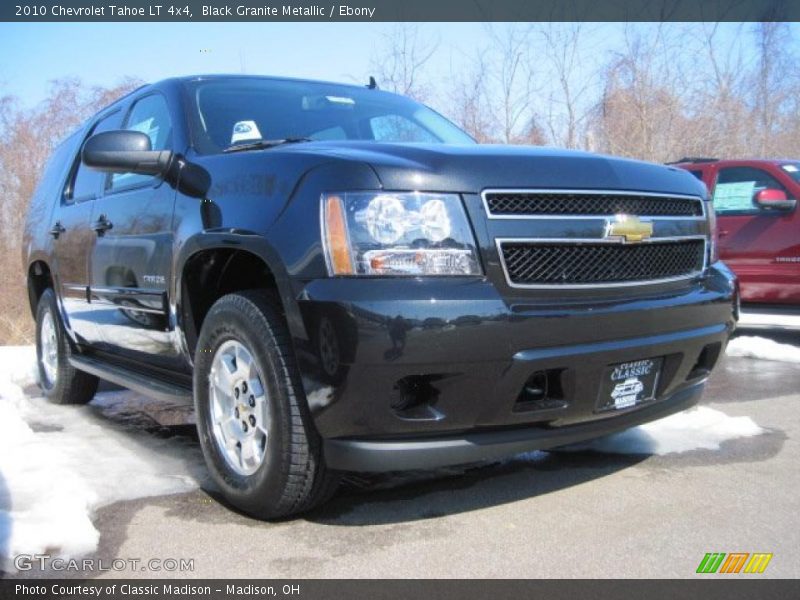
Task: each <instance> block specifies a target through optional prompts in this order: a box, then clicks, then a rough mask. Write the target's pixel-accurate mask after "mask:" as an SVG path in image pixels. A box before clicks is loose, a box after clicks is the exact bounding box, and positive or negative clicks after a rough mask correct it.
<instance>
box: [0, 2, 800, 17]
mask: <svg viewBox="0 0 800 600" xmlns="http://www.w3.org/2000/svg"><path fill="white" fill-rule="evenodd" d="M112 6H113V7H116V8H113V9H112ZM204 7H207V8H206V9H205V10H204ZM170 8H172V9H173V10H172V11H170V10H169V9H170ZM208 8H213V9H215V10H213V11H212V10H209V9H208ZM175 9H177V10H175ZM247 9H260V10H261V11H262V13H263V14H260V15H259V14H253V13H251V12H250V11H248V10H247ZM0 21H11V22H23V21H24V22H54V21H55V22H78V21H80V22H92V21H94V22H112V21H125V22H187V21H199V22H204V21H205V22H226V21H227V22H273V21H274V22H285V21H295V22H297V21H307V22H320V21H329V22H330V21H366V22H396V21H404V22H414V21H420V22H424V21H439V22H497V21H507V22H514V21H525V22H534V21H554V22H567V21H597V22H618V21H629V22H637V21H638V22H655V21H675V22H678V21H706V22H718V21H730V22H757V21H800V2H797V0H318V1H314V0H3V2H0Z"/></svg>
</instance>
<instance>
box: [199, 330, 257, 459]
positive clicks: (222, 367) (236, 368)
mask: <svg viewBox="0 0 800 600" xmlns="http://www.w3.org/2000/svg"><path fill="white" fill-rule="evenodd" d="M209 399H210V402H209V409H210V411H211V414H210V417H211V425H212V432H213V436H214V442H215V443H216V445H217V448H218V449H219V451H220V453H221V454H222V456H223V457H224V459H225V462H227V464H228V466H230V467H231V468H232V469H233V470H234V471H235V472H237V473H238V474H240V475H252V474H253V473H255V472H256V471H257V470H258V468H259V467H260V466H261V463H262V462H264V456H265V454H266V449H267V437H268V435H269V420H270V413H269V397H268V395H267V392H266V390H265V387H264V378H263V376H262V374H261V371H260V370H259V368H258V366H257V365H256V363H255V360H254V359H253V356H252V354H251V353H250V351H249V350H248V349H247V348H246V347H245V346H244V345H243V344H241V343H240V342H237V341H235V340H231V341H227V342H225V343H223V344H222V345H221V346H220V347H219V348H218V349H217V351H216V353H215V354H214V358H213V359H212V362H211V372H210V374H209Z"/></svg>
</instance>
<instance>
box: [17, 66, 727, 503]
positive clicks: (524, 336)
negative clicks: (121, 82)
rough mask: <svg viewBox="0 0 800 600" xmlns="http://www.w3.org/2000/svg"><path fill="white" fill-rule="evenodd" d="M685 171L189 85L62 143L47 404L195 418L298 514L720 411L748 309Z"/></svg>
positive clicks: (395, 107)
mask: <svg viewBox="0 0 800 600" xmlns="http://www.w3.org/2000/svg"><path fill="white" fill-rule="evenodd" d="M712 215H713V212H712V211H711V210H710V208H709V201H708V198H707V191H706V190H705V188H704V186H703V184H702V183H701V182H699V181H697V179H695V178H694V177H693V176H692V175H691V174H689V173H687V172H686V171H684V170H682V169H678V168H672V167H665V166H660V165H654V164H648V163H644V162H638V161H633V160H623V159H617V158H612V157H608V156H598V155H593V154H588V153H583V152H567V151H560V150H554V149H549V148H533V147H510V146H493V145H479V144H476V143H475V142H474V141H473V140H472V139H471V138H470V137H469V136H468V135H467V134H465V133H464V132H462V131H461V130H460V129H459V128H458V127H456V126H455V125H453V124H452V123H450V122H449V121H447V120H446V119H445V118H443V117H442V116H440V115H439V114H437V113H436V112H434V111H433V110H431V109H429V108H427V107H425V106H423V105H421V104H418V103H416V102H414V101H412V100H410V99H407V98H404V97H401V96H397V95H394V94H390V93H386V92H383V91H380V90H379V89H376V88H375V86H374V85H370V86H366V87H359V86H351V85H339V84H330V83H321V82H312V81H300V80H290V79H276V78H263V77H250V76H209V77H187V78H180V79H170V80H166V81H162V82H160V83H156V84H152V85H148V86H145V87H143V88H141V89H139V90H136V91H135V92H133V93H131V94H129V95H128V96H126V97H124V98H122V99H120V100H118V101H117V102H115V103H114V104H112V105H111V106H109V107H107V108H105V109H104V110H102V111H100V112H99V113H98V114H97V115H96V116H95V117H93V118H92V119H90V120H89V121H88V122H87V123H86V124H85V125H84V126H83V127H81V128H80V130H79V131H76V132H75V133H74V134H72V135H71V136H70V137H69V138H68V139H67V140H66V141H64V142H63V143H62V144H61V145H60V146H59V147H58V148H57V149H56V150H55V152H54V154H53V156H52V158H51V160H50V162H49V165H48V166H47V168H46V171H45V173H44V174H43V177H42V181H41V184H40V185H39V187H38V189H37V191H36V193H35V197H34V198H33V199H32V202H31V205H30V210H29V216H28V221H27V225H26V230H25V244H24V247H25V251H24V261H25V268H26V270H27V277H28V289H29V295H30V304H31V309H32V311H33V313H34V316H35V318H36V322H37V330H36V331H37V336H36V338H37V339H36V342H37V356H38V366H39V372H40V379H41V386H42V388H43V390H44V394H45V395H46V396H47V397H48V398H50V399H51V400H52V401H54V402H57V403H62V404H63V403H85V402H88V401H89V400H90V399H91V398H92V396H93V394H94V393H95V390H96V388H97V381H98V378H103V379H106V380H110V381H112V382H115V383H117V384H120V385H123V386H126V387H128V388H131V389H134V390H137V391H139V392H142V393H145V394H149V395H151V396H154V397H156V398H161V399H164V400H167V401H172V402H188V403H194V408H195V411H196V418H197V427H198V432H199V438H200V442H201V445H202V449H203V452H204V455H205V458H206V461H207V464H208V467H209V470H210V472H211V474H212V475H213V477H214V479H215V480H216V483H217V484H218V485H219V486H220V488H221V489H222V490H223V492H224V494H225V496H226V497H227V499H228V500H229V501H230V502H231V503H233V504H234V505H235V506H237V507H239V508H240V509H242V510H244V511H246V512H248V513H250V514H252V515H255V516H258V517H261V518H273V517H279V516H283V515H288V514H293V513H297V512H301V511H304V510H308V509H309V508H311V507H312V506H315V505H317V504H319V503H320V502H322V501H324V500H325V499H326V498H328V497H329V496H330V495H331V493H332V492H333V491H334V490H335V488H336V483H337V481H338V478H339V474H340V473H342V472H347V471H362V472H376V471H395V470H405V469H424V468H433V467H439V466H443V465H452V464H461V463H470V462H473V461H480V460H485V459H494V458H498V457H502V456H505V455H511V454H514V453H519V452H524V451H528V450H532V449H541V448H551V447H556V446H561V445H564V444H569V443H572V442H577V441H581V440H586V439H590V438H594V437H597V436H602V435H606V434H608V433H611V432H614V431H618V430H622V429H625V428H628V427H631V426H633V425H636V424H639V423H643V422H646V421H650V420H652V419H656V418H659V417H662V416H665V415H668V414H670V413H673V412H675V411H679V410H683V409H685V408H687V407H689V406H691V405H692V404H694V403H695V402H696V401H697V400H698V398H699V397H700V395H701V392H702V390H703V386H704V383H705V381H706V379H707V377H708V375H709V372H710V371H711V369H712V368H713V367H714V364H715V363H716V361H717V358H718V357H719V355H720V353H721V352H723V350H724V346H725V344H726V342H727V339H728V336H729V334H730V332H731V331H732V329H733V327H734V326H735V322H736V318H737V302H738V299H737V292H736V283H735V278H734V276H733V275H732V273H731V272H730V271H729V270H728V269H727V268H725V267H724V265H722V264H721V263H720V262H718V260H717V256H716V249H715V244H714V241H713V235H711V234H712V228H713V222H712V221H711V219H710V217H711V216H712Z"/></svg>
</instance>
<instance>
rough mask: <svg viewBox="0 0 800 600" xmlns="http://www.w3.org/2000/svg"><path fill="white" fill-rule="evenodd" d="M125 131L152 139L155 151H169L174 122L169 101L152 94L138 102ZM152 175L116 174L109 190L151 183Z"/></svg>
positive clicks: (126, 123)
mask: <svg viewBox="0 0 800 600" xmlns="http://www.w3.org/2000/svg"><path fill="white" fill-rule="evenodd" d="M123 129H128V130H131V131H141V132H142V133H145V134H147V136H148V137H149V138H150V144H151V147H152V149H153V150H168V149H169V148H170V146H171V144H172V121H171V119H170V116H169V107H168V106H167V101H166V100H165V99H164V97H163V96H162V95H161V94H152V95H150V96H145V97H144V98H141V99H139V100H137V101H136V103H135V104H134V105H133V108H132V109H131V111H130V113H129V114H128V118H127V119H126V120H125V124H124V126H123ZM154 179H155V178H154V177H153V176H151V175H139V174H136V173H114V174H113V175H112V176H111V180H110V184H109V189H110V190H114V191H116V190H120V189H124V188H129V187H138V186H141V185H144V184H147V183H150V182H152V181H153V180H154Z"/></svg>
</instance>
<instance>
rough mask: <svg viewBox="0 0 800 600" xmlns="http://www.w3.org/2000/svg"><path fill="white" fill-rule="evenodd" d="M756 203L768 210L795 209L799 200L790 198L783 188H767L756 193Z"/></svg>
mask: <svg viewBox="0 0 800 600" xmlns="http://www.w3.org/2000/svg"><path fill="white" fill-rule="evenodd" d="M755 201H756V204H757V205H758V206H759V207H760V208H763V209H767V210H782V211H788V210H794V207H795V205H796V204H797V200H794V199H790V198H788V197H787V196H786V192H784V191H783V190H773V189H766V190H761V191H760V192H758V193H756V197H755Z"/></svg>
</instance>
